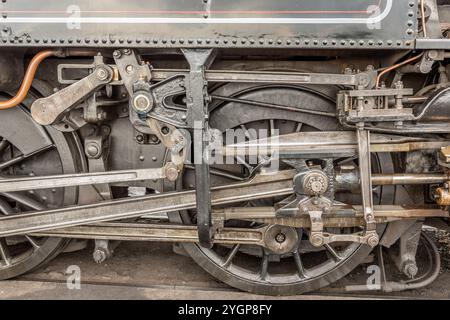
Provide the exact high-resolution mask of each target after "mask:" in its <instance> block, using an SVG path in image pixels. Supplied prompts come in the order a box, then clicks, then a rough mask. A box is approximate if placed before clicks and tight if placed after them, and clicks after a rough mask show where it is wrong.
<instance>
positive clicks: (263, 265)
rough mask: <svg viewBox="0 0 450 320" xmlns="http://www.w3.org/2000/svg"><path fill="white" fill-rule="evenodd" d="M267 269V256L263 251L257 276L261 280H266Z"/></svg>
mask: <svg viewBox="0 0 450 320" xmlns="http://www.w3.org/2000/svg"><path fill="white" fill-rule="evenodd" d="M268 268H269V255H268V254H267V253H266V252H265V251H264V249H263V256H262V260H261V269H260V271H259V276H260V278H261V280H266V279H267V269H268Z"/></svg>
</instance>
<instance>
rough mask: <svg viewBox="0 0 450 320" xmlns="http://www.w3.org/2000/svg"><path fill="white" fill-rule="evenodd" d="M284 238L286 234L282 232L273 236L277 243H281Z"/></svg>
mask: <svg viewBox="0 0 450 320" xmlns="http://www.w3.org/2000/svg"><path fill="white" fill-rule="evenodd" d="M285 240H286V235H285V234H284V233H281V232H280V233H279V234H277V235H276V236H275V241H276V242H278V243H283V242H284V241H285Z"/></svg>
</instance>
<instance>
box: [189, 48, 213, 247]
mask: <svg viewBox="0 0 450 320" xmlns="http://www.w3.org/2000/svg"><path fill="white" fill-rule="evenodd" d="M182 52H183V54H184V56H185V58H186V60H187V61H188V63H189V66H190V70H189V74H188V76H187V77H186V104H187V123H188V125H189V126H190V127H192V128H194V165H195V187H196V200H197V226H198V237H199V241H200V244H201V245H202V246H204V247H211V246H212V240H211V239H212V237H213V235H214V231H213V228H212V219H211V194H210V177H209V157H208V155H207V154H206V153H205V150H207V147H208V144H209V143H208V142H209V133H208V131H209V126H208V118H209V112H208V102H207V97H208V96H207V80H206V77H205V69H207V68H208V67H209V66H210V65H211V63H212V61H213V60H214V58H215V51H214V50H212V49H199V50H189V49H183V50H182Z"/></svg>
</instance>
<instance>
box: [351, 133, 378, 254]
mask: <svg viewBox="0 0 450 320" xmlns="http://www.w3.org/2000/svg"><path fill="white" fill-rule="evenodd" d="M356 135H357V140H358V159H359V176H360V184H361V197H362V206H363V213H364V220H365V221H366V231H365V234H366V235H367V236H369V235H370V237H369V238H367V240H368V242H367V244H368V245H370V246H371V247H375V246H376V245H377V244H378V242H379V237H378V234H377V231H376V228H377V226H376V221H375V215H374V211H373V195H372V169H371V154H370V132H369V131H368V130H365V129H364V128H361V127H360V128H358V129H357V131H356Z"/></svg>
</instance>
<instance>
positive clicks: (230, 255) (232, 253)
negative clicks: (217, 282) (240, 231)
mask: <svg viewBox="0 0 450 320" xmlns="http://www.w3.org/2000/svg"><path fill="white" fill-rule="evenodd" d="M240 246H241V244H240V243H237V244H235V245H234V246H233V247H232V248H231V250H230V252H229V253H228V255H227V256H226V258H225V260H224V262H223V264H222V265H223V266H224V267H225V268H227V267H229V266H230V264H231V262H232V261H233V258H234V257H235V256H236V254H237V253H238V251H239V248H240Z"/></svg>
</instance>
